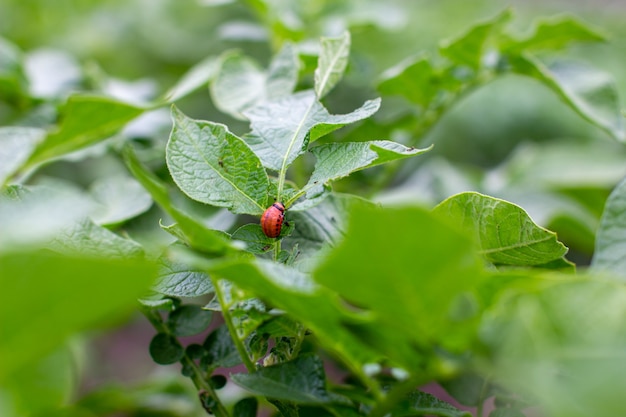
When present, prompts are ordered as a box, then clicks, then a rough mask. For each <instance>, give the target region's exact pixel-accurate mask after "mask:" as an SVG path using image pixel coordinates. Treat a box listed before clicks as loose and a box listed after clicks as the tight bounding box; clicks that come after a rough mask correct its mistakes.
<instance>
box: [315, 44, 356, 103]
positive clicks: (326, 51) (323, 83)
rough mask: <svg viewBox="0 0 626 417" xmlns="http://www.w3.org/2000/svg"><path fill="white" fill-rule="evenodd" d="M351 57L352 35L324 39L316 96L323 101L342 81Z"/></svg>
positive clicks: (316, 74)
mask: <svg viewBox="0 0 626 417" xmlns="http://www.w3.org/2000/svg"><path fill="white" fill-rule="evenodd" d="M349 55H350V33H348V32H344V33H343V34H342V35H341V36H340V37H337V38H322V49H321V51H320V54H319V58H318V63H317V69H316V70H315V94H316V95H317V98H318V99H321V98H322V97H324V96H325V95H326V94H328V93H329V92H330V90H332V89H333V87H334V86H335V85H336V84H337V83H338V82H339V81H340V80H341V77H343V73H344V71H345V70H346V66H347V65H348V57H349Z"/></svg>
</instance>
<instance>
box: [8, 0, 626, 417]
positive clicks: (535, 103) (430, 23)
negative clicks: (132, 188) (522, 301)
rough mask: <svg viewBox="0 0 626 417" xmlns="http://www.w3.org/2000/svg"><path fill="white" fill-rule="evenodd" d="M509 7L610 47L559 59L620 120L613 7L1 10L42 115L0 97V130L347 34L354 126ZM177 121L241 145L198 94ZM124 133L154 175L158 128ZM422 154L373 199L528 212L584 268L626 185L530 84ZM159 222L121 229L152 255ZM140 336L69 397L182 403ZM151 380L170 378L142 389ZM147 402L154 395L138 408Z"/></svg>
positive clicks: (111, 167)
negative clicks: (229, 56)
mask: <svg viewBox="0 0 626 417" xmlns="http://www.w3.org/2000/svg"><path fill="white" fill-rule="evenodd" d="M506 7H513V9H514V11H515V14H516V18H515V19H514V21H513V23H512V26H513V28H514V30H518V31H520V32H524V31H527V30H528V29H529V27H530V26H531V24H532V21H533V20H534V19H535V18H537V17H538V16H550V15H554V14H560V13H572V14H575V15H577V16H579V17H580V18H581V19H582V20H584V21H585V22H587V23H589V24H590V25H591V26H593V27H596V28H598V29H599V30H601V31H602V32H604V33H606V34H607V35H608V36H609V38H610V41H609V42H607V43H604V44H592V45H591V44H590V45H576V46H573V47H571V48H569V49H568V50H566V51H563V55H564V56H566V57H568V58H572V59H580V60H583V61H585V62H587V63H590V64H592V65H594V66H596V67H598V68H600V69H603V70H605V71H607V72H608V73H610V74H612V76H613V77H614V78H615V81H616V84H617V86H618V90H619V92H620V95H621V102H622V107H623V106H624V97H626V59H625V58H624V57H625V56H626V26H625V25H624V24H623V22H624V20H625V19H626V2H624V1H597V0H595V1H592V0H588V1H583V0H570V1H538V0H536V1H530V0H519V1H497V0H477V1H471V2H470V1H465V0H404V1H399V0H396V1H374V0H351V1H335V0H327V1H315V0H300V1H289V0H267V1H261V0H250V1H228V0H221V1H220V0H194V1H190V0H107V1H88V0H73V1H71V0H57V1H45V0H39V1H35V0H3V1H2V2H1V3H0V36H1V37H3V38H4V39H6V40H7V41H9V42H10V43H12V44H14V45H15V46H16V47H17V48H18V49H19V50H20V51H21V52H20V55H21V57H22V58H23V60H24V64H25V72H26V78H27V79H28V80H29V81H30V85H29V88H30V94H31V96H34V97H38V98H39V100H32V101H20V100H4V98H5V97H4V94H3V92H2V91H0V125H12V124H33V125H37V124H39V125H46V124H47V123H50V122H52V121H53V117H50V116H49V115H48V114H47V113H46V109H45V106H41V103H42V102H45V101H46V100H48V101H50V102H54V101H55V100H60V99H61V98H62V97H63V95H64V94H66V93H67V92H68V91H70V90H76V89H78V90H94V91H104V92H106V93H109V94H112V93H115V94H117V95H118V96H124V97H128V98H130V99H132V100H149V99H153V98H155V97H157V96H158V95H159V94H161V93H163V92H164V91H166V90H167V89H168V88H169V87H170V86H172V85H173V84H174V83H175V82H176V80H178V79H179V78H180V77H181V75H182V74H183V73H184V72H185V71H186V70H188V69H189V68H190V67H191V66H192V65H194V64H196V63H197V62H199V61H201V60H203V59H205V58H206V57H208V56H212V55H219V54H220V53H222V52H224V51H226V50H229V49H232V48H237V49H240V50H242V51H244V52H245V53H246V54H247V55H249V56H252V57H254V58H255V59H257V60H258V61H259V62H260V63H261V65H266V64H267V63H268V61H269V59H270V57H271V54H272V53H274V52H275V51H276V50H277V49H278V47H279V46H280V45H281V44H282V43H283V42H284V41H286V40H291V41H294V42H298V43H299V46H300V48H301V51H303V53H304V54H305V55H304V61H305V63H307V62H308V61H307V59H306V51H307V50H310V48H311V47H312V45H315V43H316V42H317V39H318V38H319V37H320V36H330V35H337V34H339V33H341V32H342V31H343V30H346V29H348V30H349V31H350V32H351V35H352V52H351V59H350V67H349V70H348V73H347V75H346V77H345V79H344V81H343V82H342V83H341V84H339V86H338V87H337V88H336V89H335V91H333V92H332V93H331V94H330V95H329V96H328V98H327V99H326V100H325V101H326V105H327V107H328V108H329V109H330V110H331V111H333V112H344V111H350V110H352V109H354V108H356V107H358V106H359V105H360V104H361V103H362V102H363V101H364V100H365V99H368V98H372V97H375V96H377V95H378V93H377V92H376V82H377V80H378V78H379V77H380V75H381V74H382V73H383V72H384V70H386V69H388V68H390V67H392V66H394V65H396V64H398V63H399V62H400V61H402V60H403V59H405V58H407V57H409V56H413V55H416V54H419V53H421V52H423V51H428V52H430V53H432V54H436V51H437V46H438V44H439V42H440V41H441V40H442V39H445V38H449V37H453V36H456V35H459V34H460V33H462V32H463V31H464V30H466V28H468V27H470V26H471V25H472V24H474V23H476V22H477V21H480V20H484V19H486V18H489V17H491V16H493V15H495V14H497V13H498V12H500V11H501V10H503V9H504V8H506ZM311 62H314V61H311ZM0 63H2V57H0ZM302 75H303V78H302V81H301V87H306V86H307V85H310V83H311V73H310V67H305V68H304V69H303V71H302ZM51 86H52V87H51ZM55 86H56V89H55V88H53V87H55ZM42 98H43V100H41V99H42ZM177 105H178V106H179V107H180V108H181V109H182V110H183V111H184V112H185V113H186V114H188V115H189V116H191V117H196V118H201V119H206V120H212V121H217V122H222V123H226V124H228V125H229V126H230V127H231V129H232V130H233V131H234V132H236V133H243V132H246V131H247V128H248V126H247V125H246V124H245V123H242V122H241V121H236V120H234V119H232V118H230V117H229V116H227V115H225V114H223V113H220V112H219V111H217V110H216V109H215V107H214V106H213V104H212V103H211V100H210V95H209V93H208V91H207V89H206V88H204V89H201V90H199V91H197V92H195V93H193V94H191V95H189V96H188V97H185V98H184V99H183V100H182V101H181V102H180V103H177ZM406 112H407V109H406V105H405V104H404V103H402V102H396V101H394V100H393V99H391V100H389V101H384V102H383V108H382V109H381V112H380V114H379V115H378V116H377V118H375V120H374V122H373V123H370V124H364V125H363V126H362V127H361V128H354V129H352V128H350V129H345V130H343V131H341V132H339V133H337V137H336V138H335V139H346V138H350V139H352V140H371V139H395V140H400V141H402V139H403V138H405V136H403V135H406V132H403V131H402V129H398V126H397V125H396V124H395V123H390V124H388V123H385V121H386V120H391V121H392V122H395V121H396V120H401V118H399V116H398V115H402V114H404V113H406ZM135 128H136V129H135V130H134V131H132V130H131V131H127V132H126V135H128V136H129V137H130V138H132V139H135V140H137V141H138V142H141V141H144V142H145V144H146V154H145V155H144V157H146V156H147V157H148V159H150V160H151V161H152V166H151V167H152V168H153V169H155V170H156V171H157V172H159V171H160V172H161V173H162V174H163V171H164V170H165V166H164V159H163V157H162V155H163V152H164V150H163V145H164V143H165V141H166V140H167V136H168V133H169V117H168V115H167V112H165V114H163V113H160V114H157V115H156V116H155V118H154V119H149V120H147V121H144V123H143V124H140V125H137V126H135ZM428 143H435V144H436V146H435V149H434V150H433V151H432V152H431V153H430V154H429V155H428V156H427V157H425V158H423V159H419V158H418V159H419V160H415V161H411V162H409V163H407V164H406V165H405V166H404V167H403V169H402V170H401V171H400V172H399V175H398V177H397V179H396V181H395V182H394V183H393V187H390V188H389V189H387V190H384V191H383V192H382V193H380V194H379V195H377V196H375V198H376V199H378V200H380V201H384V202H389V203H391V202H396V201H421V202H426V203H429V204H434V203H436V202H438V201H440V200H441V199H443V198H445V197H446V196H449V195H451V194H452V193H454V192H458V191H464V190H470V189H476V190H480V191H484V192H486V193H489V194H491V195H494V196H499V197H503V198H507V199H509V200H511V201H513V202H516V203H519V204H520V205H521V206H522V207H524V208H525V209H526V210H528V211H529V213H530V214H531V215H532V216H533V218H534V219H535V221H537V223H539V224H541V225H543V226H546V227H549V228H551V229H552V230H556V231H557V232H559V237H560V239H561V240H562V241H564V243H566V244H567V245H568V246H569V247H570V248H571V252H570V259H573V260H575V261H579V262H581V263H583V264H584V263H586V262H588V260H589V258H590V256H591V253H592V251H593V237H594V231H595V228H596V227H597V223H598V220H599V217H600V214H601V212H602V207H603V204H604V201H605V199H606V197H607V195H608V193H609V192H610V190H611V189H612V187H613V186H614V185H615V184H616V183H617V181H619V180H620V179H621V178H622V177H623V176H624V175H626V164H624V163H623V161H624V160H625V159H626V151H625V150H624V148H623V147H622V146H621V145H619V144H617V143H615V142H613V141H612V140H611V139H609V138H608V137H607V136H606V134H604V133H603V132H602V131H600V130H599V129H596V128H595V127H593V126H592V125H590V124H589V123H587V122H585V121H583V120H581V119H580V118H579V117H578V116H577V115H576V114H575V113H574V112H573V111H572V110H571V109H569V108H568V107H566V106H565V105H564V104H562V103H561V102H560V101H559V99H558V98H557V97H555V96H554V95H553V94H552V93H551V92H549V91H547V90H546V89H545V88H543V87H542V86H540V85H539V84H538V83H536V82H534V81H532V80H529V79H525V78H521V77H516V76H507V77H504V78H502V79H499V80H498V81H496V82H494V83H492V84H490V85H488V86H486V87H484V88H481V89H480V90H478V91H476V92H475V93H473V94H472V95H470V96H469V97H467V98H465V99H463V100H462V101H461V102H460V103H459V104H458V105H457V106H455V107H454V108H453V109H452V111H451V112H450V113H449V114H447V115H445V116H444V117H443V119H442V120H441V123H439V124H437V125H436V126H435V128H434V129H433V130H432V131H430V132H429V133H428V135H427V136H426V137H424V138H422V139H421V141H420V144H421V145H425V144H428ZM123 169H124V168H123V166H122V164H121V163H120V161H119V160H118V159H116V158H115V157H112V156H111V155H109V154H106V153H104V154H98V155H97V156H96V157H94V158H86V159H81V160H79V161H70V162H67V161H65V162H57V163H54V164H51V165H49V166H47V167H45V168H44V169H43V170H42V171H41V172H40V173H38V175H37V176H35V177H34V178H33V180H34V181H36V180H37V179H38V178H43V177H49V176H52V177H58V178H63V179H65V180H69V181H72V182H74V183H76V184H79V185H81V186H87V185H88V184H90V183H91V182H93V181H94V180H96V179H97V178H100V177H103V176H107V175H110V174H111V173H113V172H117V171H120V170H123ZM378 173H379V172H378V171H375V170H374V171H373V173H370V172H365V173H362V174H361V173H360V174H359V175H355V176H354V178H351V179H349V180H346V181H344V182H342V183H339V184H338V186H337V187H336V188H337V189H338V190H343V191H349V192H357V193H361V194H363V195H367V192H368V189H367V187H368V184H370V183H371V176H375V175H378ZM163 175H164V174H163ZM158 219H159V215H158V213H155V211H154V210H152V211H150V212H148V213H147V214H145V215H143V216H141V217H139V218H138V219H136V220H134V221H133V222H131V224H129V225H127V227H126V229H127V231H128V233H130V235H131V236H132V237H133V238H135V239H137V240H140V241H142V242H144V243H146V244H147V245H148V246H149V245H150V244H151V243H152V244H154V242H151V241H150V239H151V237H152V236H154V235H155V234H156V235H159V234H160V233H163V232H161V231H159V230H158ZM159 236H160V235H159ZM157 242H158V239H157ZM118 324H119V323H118ZM145 324H146V323H145V322H144V320H143V319H142V318H139V319H135V320H132V321H131V322H130V323H128V324H127V326H126V327H121V325H120V328H119V329H118V330H115V331H112V332H111V333H105V334H101V335H99V336H97V337H96V338H95V339H94V342H93V343H91V344H89V345H88V346H90V348H89V349H86V350H85V355H86V357H87V359H86V360H85V362H84V363H82V364H80V366H77V369H81V371H80V372H83V371H84V374H85V375H86V377H85V378H83V379H82V382H81V385H80V387H79V388H78V390H77V392H78V393H80V394H84V393H87V392H90V391H91V390H93V389H94V388H96V387H101V386H103V384H104V383H106V382H123V383H126V382H132V383H133V384H135V386H137V385H136V384H139V385H140V388H138V391H137V392H143V393H144V394H146V395H147V396H144V397H141V398H142V399H141V400H139V399H137V401H138V402H141V401H146V398H153V400H154V401H156V402H158V401H159V399H160V400H163V397H158V395H161V396H162V395H164V394H163V392H164V391H163V387H166V390H165V392H169V393H171V394H172V393H173V394H172V395H175V394H177V393H181V392H184V391H185V389H184V388H181V385H179V384H178V382H176V381H178V379H176V378H174V381H175V382H172V381H171V379H170V376H171V372H170V371H168V370H165V371H164V370H163V369H159V370H156V369H155V367H154V366H153V365H152V362H151V360H150V359H149V356H148V351H147V346H148V343H149V339H150V337H151V330H150V329H146V327H145ZM154 372H159V373H164V375H165V376H164V377H163V378H153V379H152V380H151V382H150V384H151V385H150V384H148V385H147V386H146V385H141V383H140V381H142V380H143V379H144V378H146V377H147V376H148V375H150V374H151V373H154ZM174 373H175V371H174ZM182 386H184V384H183V385H182ZM141 390H143V391H141ZM112 392H114V394H111V395H112V397H111V396H110V397H107V398H109V400H107V401H110V398H114V397H115V395H117V397H115V398H119V399H120V403H123V401H127V402H128V403H130V402H131V401H132V399H129V397H128V393H126V396H124V393H123V390H121V391H120V392H117V391H115V388H113V389H112ZM153 393H160V394H158V395H157V394H154V395H157V397H149V395H152V394H153ZM137 398H140V396H138V397H137ZM172 398H178V397H172ZM91 400H92V401H97V397H96V398H95V399H94V398H92V399H91ZM169 400H171V398H170V399H169ZM186 404H187V403H185V402H183V403H181V404H179V405H180V409H178V411H176V413H178V414H175V415H193V413H194V411H193V410H194V408H193V407H192V408H188V407H187V405H186ZM129 407H130V406H129ZM186 407H187V408H186ZM150 415H155V414H150Z"/></svg>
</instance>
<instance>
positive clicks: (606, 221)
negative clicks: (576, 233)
mask: <svg viewBox="0 0 626 417" xmlns="http://www.w3.org/2000/svg"><path fill="white" fill-rule="evenodd" d="M625 212H626V180H623V181H622V182H620V183H619V184H618V185H617V187H615V189H614V190H613V192H612V193H611V195H610V197H609V199H608V200H607V202H606V205H605V207H604V213H602V220H601V221H600V228H599V229H598V231H597V232H596V249H595V252H594V254H593V259H592V261H591V267H592V268H593V269H595V270H598V271H609V272H610V273H612V274H614V275H616V276H618V277H622V278H626V257H625V256H624V255H625V254H626V233H625V231H626V219H625V218H624V213H625Z"/></svg>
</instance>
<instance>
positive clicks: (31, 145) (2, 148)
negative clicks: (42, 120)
mask: <svg viewBox="0 0 626 417" xmlns="http://www.w3.org/2000/svg"><path fill="white" fill-rule="evenodd" d="M44 137H45V132H44V131H43V130H41V129H36V128H31V127H17V126H15V127H0V185H1V184H4V183H5V181H6V180H7V179H9V178H10V177H11V175H13V174H14V173H15V172H17V171H18V170H19V169H20V167H21V166H22V165H23V164H24V163H25V162H26V161H27V160H28V158H29V157H30V155H31V154H32V152H33V151H34V150H35V148H36V147H37V145H38V144H39V143H40V142H41V141H42V140H43V138H44Z"/></svg>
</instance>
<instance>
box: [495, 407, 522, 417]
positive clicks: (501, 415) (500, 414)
mask: <svg viewBox="0 0 626 417" xmlns="http://www.w3.org/2000/svg"><path fill="white" fill-rule="evenodd" d="M489 417H526V414H524V413H522V412H521V411H520V410H518V409H515V408H497V409H495V410H493V411H492V412H491V413H489Z"/></svg>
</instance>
